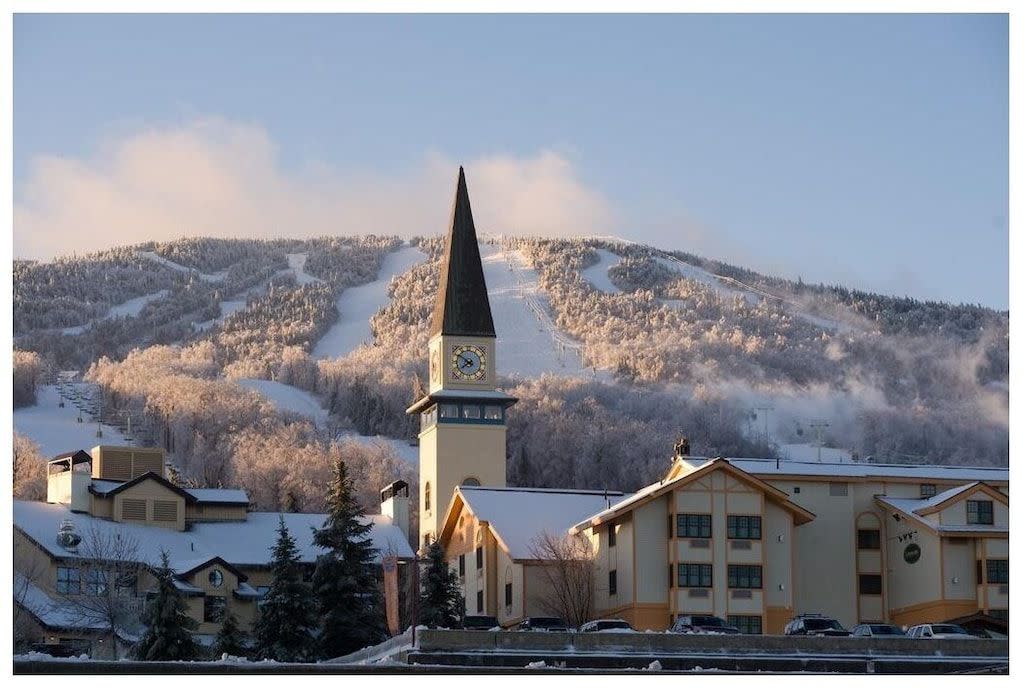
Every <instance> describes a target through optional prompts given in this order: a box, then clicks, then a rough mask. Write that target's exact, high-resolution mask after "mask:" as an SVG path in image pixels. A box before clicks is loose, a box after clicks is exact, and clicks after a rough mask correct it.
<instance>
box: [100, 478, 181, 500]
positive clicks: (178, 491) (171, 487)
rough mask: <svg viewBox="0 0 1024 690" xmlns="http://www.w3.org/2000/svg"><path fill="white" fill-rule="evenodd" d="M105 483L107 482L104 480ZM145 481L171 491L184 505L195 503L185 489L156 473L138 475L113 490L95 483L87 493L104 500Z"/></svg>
mask: <svg viewBox="0 0 1024 690" xmlns="http://www.w3.org/2000/svg"><path fill="white" fill-rule="evenodd" d="M105 481H109V480H105ZM146 481H154V482H156V483H157V484H160V485H161V486H163V487H164V488H166V489H169V490H171V491H173V492H174V493H176V494H178V495H179V496H181V497H182V498H184V499H185V502H186V503H195V502H196V501H197V499H196V497H195V496H193V495H192V494H190V493H189V492H188V491H186V490H185V489H182V488H181V487H180V486H178V485H177V484H174V483H172V482H170V481H168V480H167V479H164V478H163V477H161V476H160V475H159V474H157V473H156V472H146V473H145V474H140V475H139V476H138V477H136V478H135V479H131V480H129V481H127V482H124V483H123V484H118V485H117V486H115V487H114V488H112V489H109V490H105V488H106V486H107V485H105V484H100V485H97V484H96V483H93V484H90V485H89V491H90V492H91V493H93V494H96V495H97V496H102V497H104V498H110V497H111V496H114V495H116V494H119V493H121V492H122V491H125V490H126V489H130V488H132V487H133V486H136V485H138V484H141V483H143V482H146Z"/></svg>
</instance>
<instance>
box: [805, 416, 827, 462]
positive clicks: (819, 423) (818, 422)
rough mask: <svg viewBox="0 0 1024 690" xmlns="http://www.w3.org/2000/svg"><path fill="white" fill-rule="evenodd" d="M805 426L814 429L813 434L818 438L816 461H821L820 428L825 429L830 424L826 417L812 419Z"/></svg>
mask: <svg viewBox="0 0 1024 690" xmlns="http://www.w3.org/2000/svg"><path fill="white" fill-rule="evenodd" d="M807 426H809V427H811V428H812V429H814V432H815V435H816V436H817V438H818V462H821V444H822V439H821V434H822V429H827V428H829V427H830V426H832V425H831V424H829V423H828V420H827V419H812V420H811V422H810V424H808V425H807Z"/></svg>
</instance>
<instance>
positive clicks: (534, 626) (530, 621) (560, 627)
mask: <svg viewBox="0 0 1024 690" xmlns="http://www.w3.org/2000/svg"><path fill="white" fill-rule="evenodd" d="M516 630H522V631H524V632H525V631H528V630H529V631H533V632H568V631H569V626H568V625H566V624H565V621H563V620H562V619H561V618H554V617H547V616H530V617H529V618H527V619H526V620H524V621H523V622H522V623H520V624H519V626H518V627H517V628H516Z"/></svg>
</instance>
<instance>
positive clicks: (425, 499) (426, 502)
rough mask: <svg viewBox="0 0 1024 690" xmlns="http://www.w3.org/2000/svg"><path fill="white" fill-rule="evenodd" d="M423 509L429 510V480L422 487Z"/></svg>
mask: <svg viewBox="0 0 1024 690" xmlns="http://www.w3.org/2000/svg"><path fill="white" fill-rule="evenodd" d="M423 510H430V482H427V484H426V486H424V487H423Z"/></svg>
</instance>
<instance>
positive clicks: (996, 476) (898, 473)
mask: <svg viewBox="0 0 1024 690" xmlns="http://www.w3.org/2000/svg"><path fill="white" fill-rule="evenodd" d="M691 460H700V459H699V458H693V459H691ZM729 462H730V463H732V465H734V466H735V467H738V468H740V469H741V470H743V471H744V472H749V473H750V474H753V475H758V476H763V475H771V474H778V475H805V476H809V477H901V478H908V479H946V480H953V481H957V480H962V481H986V482H1008V481H1010V470H1009V468H1008V467H963V466H957V467H953V466H946V465H889V464H883V463H868V462H796V461H792V460H774V459H766V458H730V460H729Z"/></svg>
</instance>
